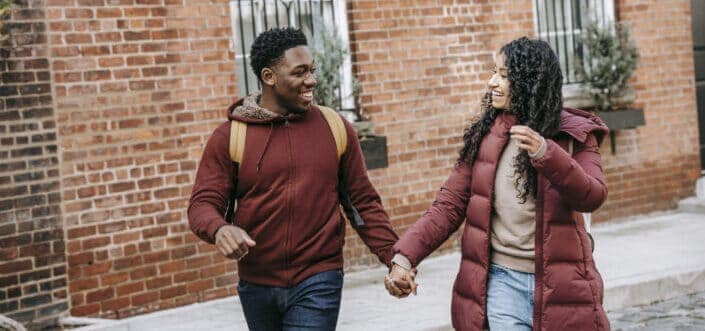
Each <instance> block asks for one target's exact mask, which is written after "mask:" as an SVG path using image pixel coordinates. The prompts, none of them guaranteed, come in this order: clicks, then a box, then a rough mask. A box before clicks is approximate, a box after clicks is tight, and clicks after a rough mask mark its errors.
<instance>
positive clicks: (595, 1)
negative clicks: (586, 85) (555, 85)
mask: <svg viewBox="0 0 705 331" xmlns="http://www.w3.org/2000/svg"><path fill="white" fill-rule="evenodd" d="M534 17H535V18H536V35H537V36H538V38H539V39H541V40H544V41H546V42H548V43H549V44H550V45H551V48H552V49H553V50H554V51H555V52H556V55H557V56H558V59H559V61H560V63H561V69H562V71H563V82H564V83H565V84H574V83H580V81H579V79H578V77H577V76H576V74H575V69H576V61H578V59H577V57H576V55H578V56H579V57H580V58H582V55H583V52H584V47H583V44H582V42H581V41H580V36H581V34H582V33H583V32H584V31H585V28H586V27H587V26H588V24H590V23H591V22H595V23H597V24H598V25H600V26H609V24H611V23H612V22H613V21H614V2H613V0H534ZM583 60H587V59H583Z"/></svg>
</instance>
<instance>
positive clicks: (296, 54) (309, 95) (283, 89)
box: [272, 46, 316, 113]
mask: <svg viewBox="0 0 705 331" xmlns="http://www.w3.org/2000/svg"><path fill="white" fill-rule="evenodd" d="M272 69H273V71H274V75H275V79H276V80H275V84H274V96H275V98H276V100H277V103H278V104H279V106H281V107H282V108H284V109H286V110H288V111H290V112H294V113H303V112H305V111H307V110H308V107H309V106H310V105H311V103H312V102H313V88H314V87H315V86H316V78H315V77H314V71H315V68H314V64H313V56H312V55H311V51H310V50H309V49H308V47H306V46H298V47H294V48H290V49H288V50H286V52H284V56H282V59H281V60H280V61H279V63H277V64H276V65H274V68H272Z"/></svg>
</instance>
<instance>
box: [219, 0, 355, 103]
mask: <svg viewBox="0 0 705 331" xmlns="http://www.w3.org/2000/svg"><path fill="white" fill-rule="evenodd" d="M230 12H231V13H232V14H231V17H232V27H233V44H234V51H235V61H236V62H237V65H236V67H237V73H236V75H237V80H238V92H239V94H240V95H241V96H243V95H246V94H249V93H252V92H254V91H257V90H259V89H260V82H259V80H258V79H257V76H255V74H254V73H253V72H252V69H250V54H249V52H250V47H251V45H252V43H253V42H254V39H255V38H256V37H257V35H258V34H259V33H261V32H263V31H266V30H269V29H271V28H275V27H286V26H289V27H296V28H300V29H301V30H302V31H303V32H304V34H305V35H306V37H307V39H308V40H309V45H310V46H312V43H313V40H314V37H315V35H316V33H321V32H322V31H324V30H328V31H337V32H338V34H339V36H340V38H341V40H342V41H343V42H344V43H345V44H347V42H348V37H347V33H348V30H347V17H346V16H345V1H344V0H231V1H230ZM345 62H346V63H345V65H344V67H343V73H342V77H343V78H342V84H341V85H342V86H341V89H342V90H344V92H348V91H352V74H351V72H352V70H351V65H350V59H349V56H348V58H347V59H345ZM348 93H349V92H348ZM344 103H346V102H345V100H344Z"/></svg>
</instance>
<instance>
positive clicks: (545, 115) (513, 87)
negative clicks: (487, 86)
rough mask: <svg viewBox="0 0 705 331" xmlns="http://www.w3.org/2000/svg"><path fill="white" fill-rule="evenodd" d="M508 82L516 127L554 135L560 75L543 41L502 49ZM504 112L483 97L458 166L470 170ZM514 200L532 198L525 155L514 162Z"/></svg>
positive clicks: (526, 40) (524, 40)
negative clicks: (478, 113)
mask: <svg viewBox="0 0 705 331" xmlns="http://www.w3.org/2000/svg"><path fill="white" fill-rule="evenodd" d="M499 52H500V53H501V54H503V55H504V58H505V60H504V61H505V63H504V64H505V66H506V67H507V79H508V80H509V94H510V96H509V109H507V110H506V111H508V112H510V113H511V114H514V115H515V116H516V120H517V121H516V123H517V124H518V125H526V126H528V127H530V128H531V129H533V130H534V131H536V132H538V133H539V134H541V136H543V137H545V138H553V137H555V136H556V135H557V134H558V128H559V125H560V118H561V115H560V114H561V111H562V109H563V101H562V99H563V96H562V93H561V88H562V87H563V74H562V73H561V68H560V63H559V62H558V57H557V56H556V54H555V53H554V52H553V50H551V47H550V46H549V45H548V43H546V42H545V41H541V40H532V39H529V38H526V37H522V38H519V39H516V40H513V41H511V42H510V43H508V44H506V45H504V46H502V48H501V49H500V51H499ZM502 111H504V110H502V109H495V108H494V107H492V94H491V92H490V91H488V92H487V94H485V97H484V99H483V102H482V112H483V114H482V117H481V119H480V120H479V121H477V122H475V123H474V124H473V125H472V126H470V128H468V129H467V130H466V131H465V134H464V135H463V141H464V142H465V146H463V148H462V149H461V151H460V157H459V158H458V162H467V164H468V165H470V166H472V165H473V163H474V162H475V158H476V157H477V152H478V150H479V149H480V144H481V143H482V140H483V138H484V137H485V135H486V134H487V133H488V132H489V131H490V128H491V127H492V124H493V123H494V120H495V119H496V118H497V116H498V115H499V114H500V113H501V112H502ZM514 175H515V182H514V184H515V186H516V188H517V191H518V194H517V197H518V198H520V199H521V201H522V203H524V202H526V198H527V196H528V195H529V193H531V195H532V196H533V197H534V198H535V197H536V178H537V175H536V169H534V167H533V166H532V165H531V162H530V158H529V154H528V153H527V152H526V151H522V152H520V153H519V154H518V155H517V156H516V158H515V159H514Z"/></svg>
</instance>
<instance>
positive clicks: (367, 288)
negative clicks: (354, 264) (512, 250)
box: [78, 212, 705, 331]
mask: <svg viewBox="0 0 705 331" xmlns="http://www.w3.org/2000/svg"><path fill="white" fill-rule="evenodd" d="M592 233H593V236H594V237H595V241H596V248H595V261H596V262H597V266H598V269H599V270H600V272H601V273H602V276H603V279H604V281H605V308H606V309H607V310H608V311H614V313H611V315H610V316H611V317H612V318H613V319H614V321H615V326H618V327H619V328H621V329H624V330H641V329H640V328H639V327H640V325H642V326H643V325H646V327H652V326H651V324H648V323H651V322H649V321H651V320H652V319H653V323H655V324H653V329H654V330H656V329H659V330H661V329H666V330H679V329H678V325H680V324H678V323H688V320H686V319H683V317H682V314H681V313H680V312H681V310H684V311H685V310H687V311H690V312H691V313H688V314H691V315H688V316H691V317H692V318H693V320H695V319H697V318H698V316H702V312H703V308H702V307H703V299H702V296H700V299H693V300H695V301H693V303H692V304H691V301H687V300H691V299H677V300H676V304H673V305H670V304H669V303H668V302H670V301H668V302H667V303H664V305H655V306H648V308H645V309H647V310H648V309H652V307H653V309H654V310H655V311H658V312H659V313H656V312H651V313H653V315H648V313H647V314H646V315H644V314H641V315H640V314H639V313H633V312H638V310H639V309H640V308H629V309H627V308H626V307H631V306H635V305H641V304H649V303H652V302H655V301H663V300H668V299H672V298H674V297H681V296H683V295H685V294H690V293H696V292H705V215H703V214H696V213H677V212H672V213H667V214H661V215H651V216H643V217H639V218H636V219H633V220H629V221H625V222H622V223H616V224H608V225H603V226H595V227H594V228H593V232H592ZM459 260H460V254H459V253H457V252H455V253H451V254H446V255H443V256H439V257H434V258H429V259H427V260H426V261H424V262H423V263H422V265H421V266H420V268H419V276H418V282H419V284H420V287H419V291H418V292H419V295H418V296H416V297H410V298H407V299H402V300H399V299H396V298H393V297H391V296H389V295H388V294H387V293H386V292H385V290H384V286H383V284H382V280H383V277H384V274H385V272H386V271H385V270H384V269H383V268H375V269H370V270H366V271H362V272H356V273H348V274H346V275H345V289H344V290H343V304H342V308H341V313H340V319H339V324H338V330H343V331H347V330H370V331H371V330H397V329H405V330H429V331H430V330H450V295H451V288H452V282H453V280H454V278H455V275H456V273H457V270H458V263H459ZM686 298H689V297H686ZM682 300H686V301H682ZM698 305H699V306H698ZM684 307H695V308H692V309H691V308H684ZM697 307H700V308H697ZM688 309H690V310H688ZM661 312H662V313H661ZM668 314H676V315H677V314H681V317H680V318H675V319H670V320H669V318H670V317H668V316H669V315H668ZM698 314H699V315H698ZM650 316H651V317H650ZM674 316H675V315H674ZM691 317H687V318H691ZM669 321H670V322H669ZM658 323H671V324H658ZM666 325H669V326H666ZM684 325H685V324H684ZM698 325H700V324H698ZM246 329H247V327H246V324H245V321H244V318H243V315H242V307H241V306H240V302H239V300H238V299H237V297H231V298H225V299H220V300H214V301H211V302H206V303H201V304H194V305H189V306H185V307H181V308H176V309H172V310H167V311H161V312H156V313H152V314H146V315H142V316H138V317H133V318H128V319H124V320H120V321H115V322H111V323H107V324H103V325H94V326H90V327H86V328H80V329H78V330H82V331H88V330H101V331H127V330H140V331H143V330H160V331H161V330H212V331H218V330H222V331H225V330H246ZM614 329H615V330H616V329H617V327H615V328H614ZM647 329H648V328H647ZM697 329H698V330H705V327H703V328H697ZM683 330H691V329H688V328H683Z"/></svg>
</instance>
